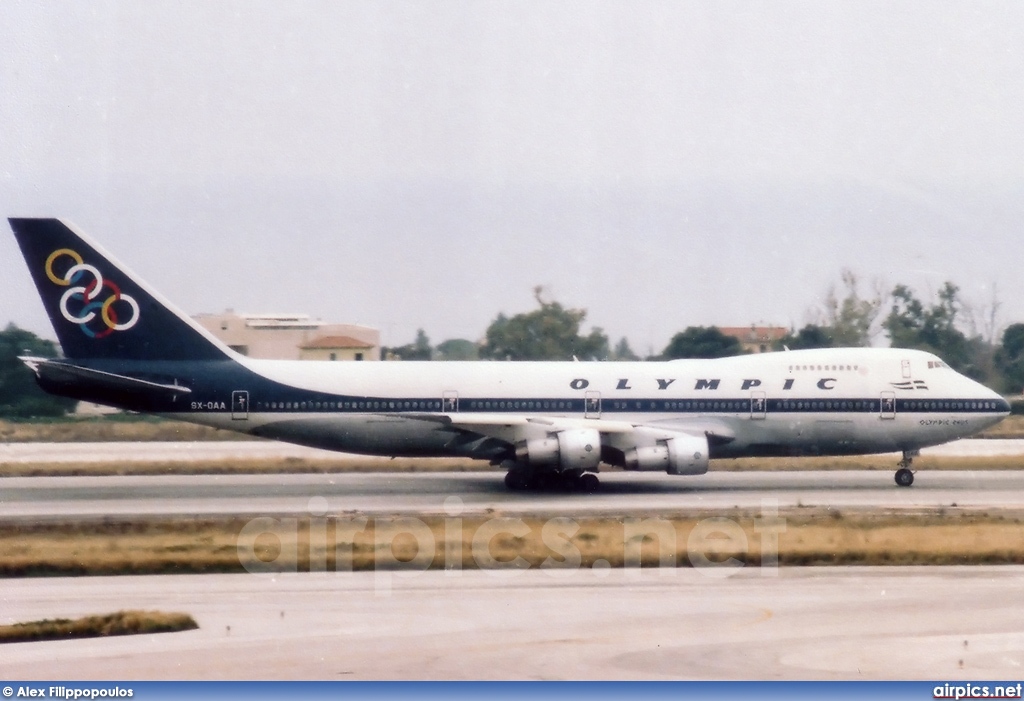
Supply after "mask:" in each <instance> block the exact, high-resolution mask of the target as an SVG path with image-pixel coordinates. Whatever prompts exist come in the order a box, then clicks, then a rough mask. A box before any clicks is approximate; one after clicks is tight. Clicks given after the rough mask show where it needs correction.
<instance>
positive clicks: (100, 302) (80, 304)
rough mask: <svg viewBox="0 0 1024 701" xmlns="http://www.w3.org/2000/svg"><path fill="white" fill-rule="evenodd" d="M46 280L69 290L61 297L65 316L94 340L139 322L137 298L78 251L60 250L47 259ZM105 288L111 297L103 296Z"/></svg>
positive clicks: (61, 308)
mask: <svg viewBox="0 0 1024 701" xmlns="http://www.w3.org/2000/svg"><path fill="white" fill-rule="evenodd" d="M60 271H63V273H61V272H60ZM46 277H48V278H49V279H50V282H52V283H53V284H54V285H58V286H60V287H67V288H68V289H67V290H66V291H65V292H64V294H63V295H61V298H60V313H61V316H63V317H64V318H65V319H67V320H68V321H70V322H71V323H72V324H77V325H78V327H79V328H80V329H82V333H84V334H85V335H86V336H89V337H90V338H103V337H105V336H109V335H110V334H112V333H113V332H115V331H126V330H128V329H130V328H131V327H133V326H135V324H137V323H138V321H139V304H138V302H136V301H135V298H134V297H132V296H131V295H127V294H124V293H123V292H121V288H120V287H118V286H117V284H116V283H115V282H113V281H111V280H104V279H103V275H101V274H100V271H99V270H97V269H96V267H95V266H93V265H89V264H88V263H86V262H85V261H84V260H83V259H82V256H81V255H80V254H79V253H78V252H77V251H74V250H72V249H70V248H59V249H57V250H56V251H54V252H53V253H51V254H50V257H49V258H47V259H46ZM104 288H106V289H107V290H109V292H110V294H109V295H108V296H107V297H102V296H103V290H104ZM101 297H102V299H101Z"/></svg>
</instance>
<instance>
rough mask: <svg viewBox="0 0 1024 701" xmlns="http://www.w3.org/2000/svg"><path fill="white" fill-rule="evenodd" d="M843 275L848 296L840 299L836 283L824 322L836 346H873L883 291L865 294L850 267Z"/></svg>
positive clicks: (831, 291) (827, 304) (827, 300)
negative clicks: (872, 339) (869, 295)
mask: <svg viewBox="0 0 1024 701" xmlns="http://www.w3.org/2000/svg"><path fill="white" fill-rule="evenodd" d="M841 276H842V281H843V287H845V296H843V297H842V299H840V298H839V295H838V294H837V292H836V288H835V287H832V288H831V289H830V290H829V291H828V294H827V295H826V297H825V323H824V325H823V326H824V327H825V329H826V331H827V335H828V336H829V338H831V339H832V345H834V346H842V347H848V346H870V345H871V337H872V336H873V335H874V324H875V320H876V319H878V316H879V314H880V313H881V311H882V304H883V301H884V298H883V295H882V293H881V292H879V291H876V293H875V295H874V296H873V297H870V298H867V297H862V296H861V294H860V289H859V288H860V280H859V279H858V278H857V275H856V274H855V273H854V272H853V271H852V270H850V269H848V268H847V269H844V270H843V271H842V274H841ZM876 287H877V285H876ZM790 347H792V346H790ZM810 347H814V348H821V347H822V346H810Z"/></svg>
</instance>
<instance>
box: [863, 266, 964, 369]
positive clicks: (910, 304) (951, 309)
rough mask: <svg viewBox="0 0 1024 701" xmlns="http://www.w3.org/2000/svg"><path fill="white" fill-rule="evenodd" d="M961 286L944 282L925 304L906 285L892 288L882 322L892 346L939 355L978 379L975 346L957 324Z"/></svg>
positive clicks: (955, 367) (954, 366) (951, 364)
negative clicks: (891, 300) (891, 301)
mask: <svg viewBox="0 0 1024 701" xmlns="http://www.w3.org/2000/svg"><path fill="white" fill-rule="evenodd" d="M959 294H960V288H959V287H957V286H956V285H954V284H953V283H952V282H947V283H945V284H944V285H943V286H942V288H941V289H940V290H939V293H938V301H937V302H936V303H934V304H932V305H931V306H930V307H926V306H925V305H924V303H923V302H921V300H919V299H918V298H917V297H916V296H915V295H914V293H913V291H912V290H911V289H910V288H908V287H907V286H906V285H897V286H896V287H895V289H893V291H892V297H893V304H892V309H891V310H890V311H889V316H887V317H886V319H885V322H884V323H883V326H884V327H885V330H886V331H887V332H888V333H889V340H890V344H891V345H892V347H893V348H917V349H919V350H925V351H929V352H932V353H935V354H936V355H940V356H941V357H942V358H943V360H945V361H946V362H947V363H949V365H950V366H951V367H953V368H954V369H956V370H958V371H960V372H963V373H966V374H967V375H970V376H971V377H974V378H975V379H979V370H978V367H977V364H976V363H974V362H973V361H974V353H975V352H976V351H977V348H976V347H974V344H972V343H971V340H970V339H968V338H967V336H966V335H965V334H964V333H963V332H962V331H960V329H958V328H957V325H956V322H957V314H958V313H959V311H960V306H961V305H960V299H959Z"/></svg>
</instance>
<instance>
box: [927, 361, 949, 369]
mask: <svg viewBox="0 0 1024 701" xmlns="http://www.w3.org/2000/svg"><path fill="white" fill-rule="evenodd" d="M928 367H929V368H949V366H948V365H946V364H945V363H944V362H942V361H941V360H929V361H928Z"/></svg>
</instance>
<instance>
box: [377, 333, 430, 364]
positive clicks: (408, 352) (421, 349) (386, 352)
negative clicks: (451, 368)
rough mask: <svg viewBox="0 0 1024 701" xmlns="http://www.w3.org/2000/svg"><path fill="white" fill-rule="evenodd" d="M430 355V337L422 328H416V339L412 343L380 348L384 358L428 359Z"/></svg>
mask: <svg viewBox="0 0 1024 701" xmlns="http://www.w3.org/2000/svg"><path fill="white" fill-rule="evenodd" d="M432 356H433V349H432V348H431V347H430V339H429V338H428V337H427V334H426V332H425V331H424V330H423V329H416V340H415V341H413V342H412V343H407V344H405V345H404V346H396V347H394V348H382V349H381V357H382V358H384V359H385V360H430V359H431V357H432Z"/></svg>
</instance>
